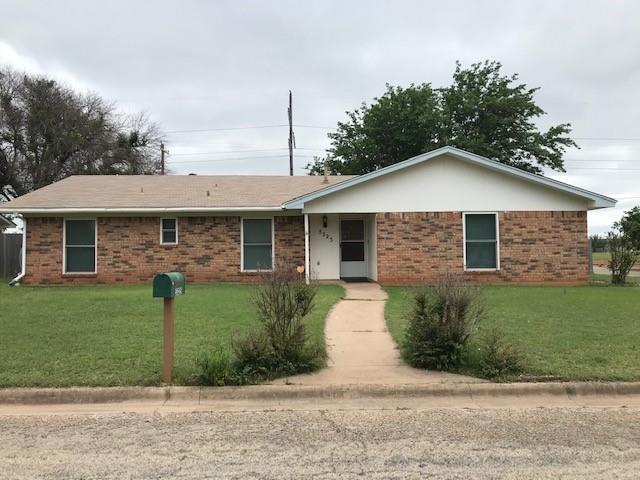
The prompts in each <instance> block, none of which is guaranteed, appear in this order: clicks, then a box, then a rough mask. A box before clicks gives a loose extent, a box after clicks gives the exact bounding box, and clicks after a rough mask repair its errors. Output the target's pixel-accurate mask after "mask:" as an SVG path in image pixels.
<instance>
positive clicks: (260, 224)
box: [242, 218, 273, 271]
mask: <svg viewBox="0 0 640 480" xmlns="http://www.w3.org/2000/svg"><path fill="white" fill-rule="evenodd" d="M272 268H273V219H271V218H243V219H242V270H244V271H257V270H271V269H272Z"/></svg>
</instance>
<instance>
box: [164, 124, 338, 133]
mask: <svg viewBox="0 0 640 480" xmlns="http://www.w3.org/2000/svg"><path fill="white" fill-rule="evenodd" d="M288 126H289V124H288V123H281V124H275V125H251V126H245V127H220V128H193V129H185V130H165V132H164V133H199V132H224V131H231V130H257V129H262V128H282V127H288ZM292 126H293V127H298V128H318V129H323V130H335V129H336V127H327V126H323V125H300V124H292Z"/></svg>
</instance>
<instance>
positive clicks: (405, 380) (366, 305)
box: [276, 283, 482, 385]
mask: <svg viewBox="0 0 640 480" xmlns="http://www.w3.org/2000/svg"><path fill="white" fill-rule="evenodd" d="M344 287H345V290H346V294H345V297H344V299H343V300H341V301H340V302H338V303H337V304H336V305H335V306H334V308H333V310H331V312H329V316H328V317H327V323H326V326H325V335H326V339H327V352H328V355H329V360H328V366H327V368H325V369H323V370H321V371H319V372H316V373H312V374H307V375H296V376H294V377H289V378H287V379H285V380H284V381H285V382H287V383H293V384H302V385H342V384H386V385H401V384H424V383H449V382H454V383H455V382H458V383H460V382H462V383H470V382H480V381H482V380H480V379H477V378H473V377H466V376H463V375H455V374H452V373H444V372H433V371H425V370H418V369H415V368H412V367H409V366H408V365H406V364H405V363H404V362H403V361H402V359H401V358H400V353H399V351H398V348H397V346H396V344H395V342H394V341H393V339H392V338H391V335H390V334H389V332H388V331H387V326H386V323H385V320H384V305H385V302H386V299H387V294H386V293H385V291H384V290H382V288H380V285H378V284H376V283H346V284H344ZM282 381H283V380H280V382H282ZM276 383H277V382H276Z"/></svg>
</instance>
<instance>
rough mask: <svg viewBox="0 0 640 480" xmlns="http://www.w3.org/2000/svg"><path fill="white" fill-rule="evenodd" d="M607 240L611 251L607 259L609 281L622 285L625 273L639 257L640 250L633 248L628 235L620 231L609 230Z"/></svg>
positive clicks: (626, 273)
mask: <svg viewBox="0 0 640 480" xmlns="http://www.w3.org/2000/svg"><path fill="white" fill-rule="evenodd" d="M608 242H609V251H610V252H611V253H610V254H611V259H610V260H609V270H611V283H613V284H615V285H624V284H625V283H626V281H627V275H629V272H630V271H631V268H632V267H633V265H634V264H635V263H636V262H637V261H638V257H640V250H636V249H635V246H634V243H633V241H632V240H631V238H630V237H628V236H626V235H624V234H621V233H614V232H609V236H608Z"/></svg>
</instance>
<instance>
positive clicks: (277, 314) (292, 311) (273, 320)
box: [255, 269, 317, 363]
mask: <svg viewBox="0 0 640 480" xmlns="http://www.w3.org/2000/svg"><path fill="white" fill-rule="evenodd" d="M289 272H291V270H288V269H287V270H277V269H276V270H274V271H273V272H271V273H269V274H267V275H265V276H264V277H263V281H262V283H261V284H260V285H259V286H258V291H257V295H256V298H255V305H256V309H257V311H258V317H259V319H260V322H261V323H262V326H263V329H264V334H265V335H266V337H267V338H268V340H269V343H270V345H271V348H272V349H273V352H274V354H275V355H276V357H278V358H279V359H281V360H283V361H285V362H293V363H296V362H298V361H300V360H302V359H303V358H304V356H305V352H304V350H305V344H306V341H307V333H306V329H305V325H304V318H305V317H306V315H307V314H308V313H309V312H310V311H311V310H312V309H313V299H314V298H315V295H316V290H317V288H316V287H315V286H314V285H307V284H306V283H305V282H304V281H302V279H300V277H299V276H297V275H295V273H293V272H291V273H289Z"/></svg>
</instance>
